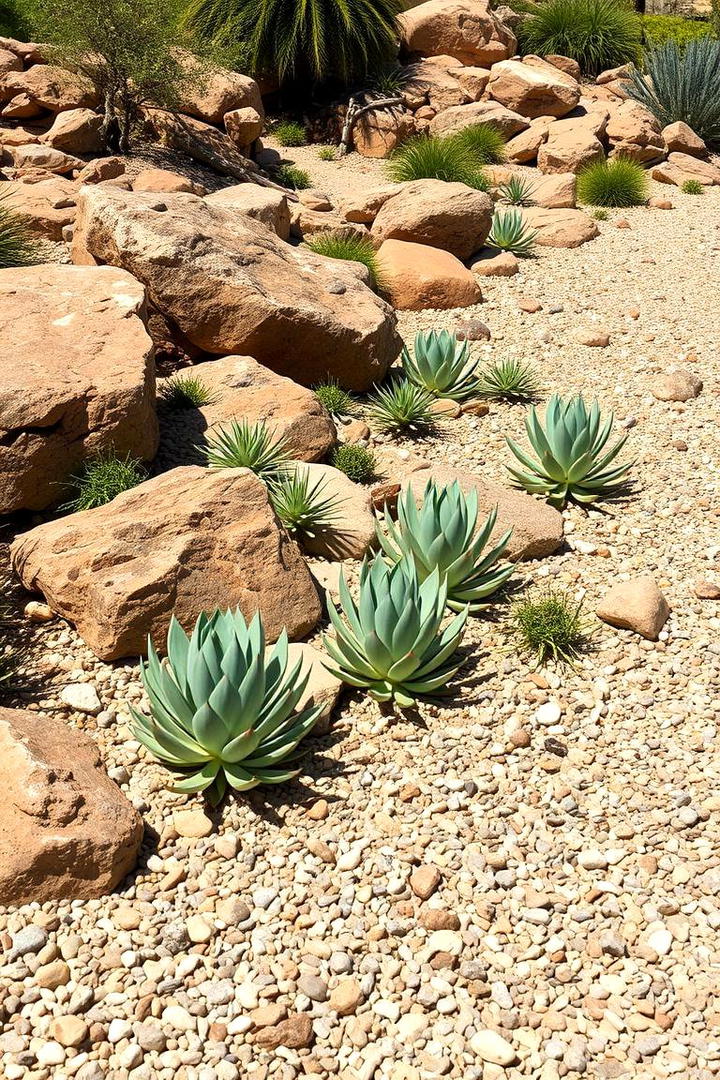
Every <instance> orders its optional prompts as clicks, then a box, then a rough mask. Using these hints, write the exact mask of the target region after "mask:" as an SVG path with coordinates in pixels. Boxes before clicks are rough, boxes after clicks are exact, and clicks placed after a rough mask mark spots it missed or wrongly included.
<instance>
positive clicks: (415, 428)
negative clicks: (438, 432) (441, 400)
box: [368, 378, 435, 434]
mask: <svg viewBox="0 0 720 1080" xmlns="http://www.w3.org/2000/svg"><path fill="white" fill-rule="evenodd" d="M434 400H435V395H434V394H431V393H430V391H429V390H426V389H425V387H423V386H417V385H416V384H415V383H414V382H411V381H410V379H399V378H394V379H391V380H390V381H389V382H388V383H387V384H386V385H385V386H376V387H375V389H374V392H373V393H372V394H371V395H370V397H369V398H368V416H369V418H370V421H371V423H373V424H374V425H375V427H377V428H379V429H380V431H389V432H392V433H396V432H401V431H410V432H411V433H414V434H422V433H425V432H428V431H432V429H433V428H434V427H435V418H434V416H433V414H432V411H431V407H432V405H433V402H434Z"/></svg>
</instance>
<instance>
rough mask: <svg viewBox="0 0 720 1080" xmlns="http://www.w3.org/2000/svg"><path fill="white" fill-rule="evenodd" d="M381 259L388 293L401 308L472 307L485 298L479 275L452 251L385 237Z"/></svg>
mask: <svg viewBox="0 0 720 1080" xmlns="http://www.w3.org/2000/svg"><path fill="white" fill-rule="evenodd" d="M378 259H379V262H380V265H381V268H382V275H383V284H384V289H385V293H386V295H387V296H388V297H389V298H390V301H391V303H392V304H393V305H394V307H396V308H398V309H399V310H400V311H423V310H425V309H426V308H433V309H436V310H444V309H448V308H459V307H469V306H470V305H471V304H478V303H480V301H481V299H482V293H481V291H480V286H479V285H478V283H477V281H476V279H475V275H474V274H473V273H472V271H470V270H468V269H467V268H466V267H465V266H463V264H462V263H461V262H460V260H459V259H456V258H455V256H454V255H451V254H450V252H448V251H441V250H440V249H439V248H432V247H428V246H426V245H425V244H410V243H408V242H407V241H405V240H385V241H384V243H383V244H382V246H381V247H380V250H379V251H378Z"/></svg>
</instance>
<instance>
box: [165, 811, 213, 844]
mask: <svg viewBox="0 0 720 1080" xmlns="http://www.w3.org/2000/svg"><path fill="white" fill-rule="evenodd" d="M173 825H174V826H175V832H176V833H177V834H178V836H185V837H188V838H189V839H192V840H199V839H201V838H202V837H203V836H210V834H211V832H212V831H213V823H212V818H209V817H208V816H207V814H206V813H204V811H202V810H199V809H198V810H176V811H175V813H174V814H173Z"/></svg>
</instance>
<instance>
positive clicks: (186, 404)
mask: <svg viewBox="0 0 720 1080" xmlns="http://www.w3.org/2000/svg"><path fill="white" fill-rule="evenodd" d="M160 399H161V400H162V401H163V403H164V404H165V405H167V407H168V408H169V409H173V410H174V411H177V412H180V411H182V410H184V409H201V408H202V407H203V405H210V404H212V402H213V401H214V400H215V395H214V394H213V392H212V390H211V389H210V387H209V386H208V385H207V383H206V382H204V381H203V380H202V379H201V378H200V376H199V375H190V374H179V375H173V376H171V378H169V379H166V380H165V382H164V383H163V384H162V386H161V387H160Z"/></svg>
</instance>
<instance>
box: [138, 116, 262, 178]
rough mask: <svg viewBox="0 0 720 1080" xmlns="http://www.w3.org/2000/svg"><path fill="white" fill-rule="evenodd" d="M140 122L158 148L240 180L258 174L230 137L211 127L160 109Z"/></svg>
mask: <svg viewBox="0 0 720 1080" xmlns="http://www.w3.org/2000/svg"><path fill="white" fill-rule="evenodd" d="M143 119H144V120H145V123H146V126H147V131H148V135H149V136H152V137H154V138H156V139H157V140H158V142H159V143H160V144H161V146H168V147H170V148H171V149H172V150H179V151H181V152H182V153H184V154H188V155H189V156H190V157H191V158H192V159H193V160H194V161H200V162H202V163H203V164H204V165H209V166H210V168H211V169H216V170H217V171H219V172H221V173H225V174H227V175H228V176H235V177H237V179H240V180H242V179H245V177H246V176H250V175H251V174H252V173H254V172H257V166H256V165H255V163H254V162H253V161H251V160H250V159H249V158H247V157H246V156H245V155H244V154H242V153H241V152H240V150H239V149H238V147H237V146H236V145H235V143H234V142H233V140H232V139H231V138H230V136H229V135H226V134H225V133H224V132H222V131H218V129H217V128H216V127H213V125H212V124H206V123H205V122H204V121H202V120H197V119H196V118H195V117H193V116H181V115H180V114H178V113H170V112H165V111H164V110H163V109H145V110H143Z"/></svg>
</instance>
